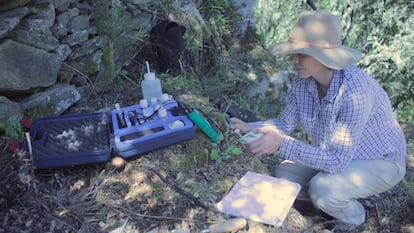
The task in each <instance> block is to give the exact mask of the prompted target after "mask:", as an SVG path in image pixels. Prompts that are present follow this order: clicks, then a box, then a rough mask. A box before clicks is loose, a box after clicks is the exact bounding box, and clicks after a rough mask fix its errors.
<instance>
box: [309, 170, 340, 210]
mask: <svg viewBox="0 0 414 233" xmlns="http://www.w3.org/2000/svg"><path fill="white" fill-rule="evenodd" d="M308 188H309V197H310V199H311V200H312V203H313V205H314V206H315V208H318V209H322V210H324V209H326V208H328V206H330V205H332V204H334V202H335V199H336V198H335V196H336V195H335V190H333V187H332V185H330V184H329V182H327V180H326V178H325V177H324V176H323V175H316V176H314V177H313V178H312V179H311V180H310V181H309V187H308Z"/></svg>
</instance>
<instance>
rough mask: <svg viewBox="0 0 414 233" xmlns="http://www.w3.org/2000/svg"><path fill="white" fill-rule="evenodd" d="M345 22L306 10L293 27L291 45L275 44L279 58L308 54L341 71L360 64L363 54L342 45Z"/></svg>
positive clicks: (272, 46) (274, 50)
mask: <svg viewBox="0 0 414 233" xmlns="http://www.w3.org/2000/svg"><path fill="white" fill-rule="evenodd" d="M341 37H342V29H341V23H340V20H339V18H338V17H337V16H335V15H333V14H330V13H328V12H326V11H323V10H318V11H304V12H302V13H301V14H300V16H299V19H298V21H297V22H296V24H295V25H294V26H293V28H292V30H291V32H290V36H289V40H288V41H287V42H282V43H277V44H273V45H271V46H270V47H269V51H270V52H271V53H272V54H273V55H275V56H279V55H288V54H306V55H309V56H312V57H313V58H315V59H316V60H318V61H319V62H320V63H322V64H323V65H325V66H327V67H329V68H331V69H336V70H340V69H343V68H345V67H347V66H350V65H352V64H354V63H355V62H357V61H358V60H359V59H360V57H361V53H360V52H359V51H358V50H355V49H352V48H349V47H347V46H344V45H342V39H341Z"/></svg>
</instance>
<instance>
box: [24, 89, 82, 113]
mask: <svg viewBox="0 0 414 233" xmlns="http://www.w3.org/2000/svg"><path fill="white" fill-rule="evenodd" d="M80 98H81V94H80V92H79V91H78V89H76V87H75V86H73V85H69V84H65V83H58V84H56V85H54V86H52V87H50V88H48V89H46V90H45V91H43V92H39V93H35V94H33V95H31V96H30V97H29V98H27V99H25V100H24V101H23V102H22V103H21V106H22V107H23V109H24V111H25V113H26V114H27V115H28V116H29V117H30V118H38V117H44V116H58V115H61V114H62V113H63V112H65V111H66V110H67V109H68V108H70V106H72V105H73V104H74V103H76V102H78V101H79V100H80Z"/></svg>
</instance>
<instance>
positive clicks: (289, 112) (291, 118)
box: [250, 88, 299, 134]
mask: <svg viewBox="0 0 414 233" xmlns="http://www.w3.org/2000/svg"><path fill="white" fill-rule="evenodd" d="M292 89H293V88H292ZM292 89H291V90H290V91H289V94H288V98H287V103H286V106H285V108H284V109H283V111H282V113H281V114H280V115H279V116H278V117H277V118H274V119H270V120H266V121H258V122H252V123H250V125H251V126H252V127H253V129H254V130H256V129H258V128H260V127H263V126H266V125H273V126H276V128H277V129H278V130H279V131H281V132H283V133H284V134H289V133H291V132H292V131H293V130H294V129H295V128H296V126H297V123H298V119H299V114H298V108H297V104H296V97H295V95H294V93H293V91H292Z"/></svg>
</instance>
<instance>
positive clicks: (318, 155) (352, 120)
mask: <svg viewBox="0 0 414 233" xmlns="http://www.w3.org/2000/svg"><path fill="white" fill-rule="evenodd" d="M348 91H349V90H348ZM374 99H375V95H373V94H372V93H370V92H369V91H368V90H364V91H362V90H359V91H353V92H352V93H349V94H347V95H345V96H344V99H343V101H342V102H341V105H340V107H339V110H338V111H337V112H336V113H334V114H336V115H334V116H333V117H334V119H333V120H332V121H331V122H330V123H329V124H330V125H329V130H330V135H329V138H328V140H326V143H324V144H322V145H319V146H314V145H309V144H306V143H303V142H301V141H299V140H297V139H295V138H293V137H290V136H285V137H284V139H283V140H282V145H281V147H280V154H281V155H282V157H284V158H285V159H288V160H293V161H296V162H298V163H300V164H302V165H304V166H308V167H311V168H314V169H318V170H322V171H326V172H328V173H337V172H341V171H343V170H344V169H345V167H346V166H347V165H348V164H349V162H350V161H351V160H352V157H353V155H354V153H355V151H356V148H357V146H358V143H359V141H360V138H361V134H362V131H363V130H364V127H365V125H366V123H367V121H368V118H369V115H370V112H371V111H370V110H371V109H372V108H373V106H374V101H375V100H374ZM327 123H328V122H327Z"/></svg>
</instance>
